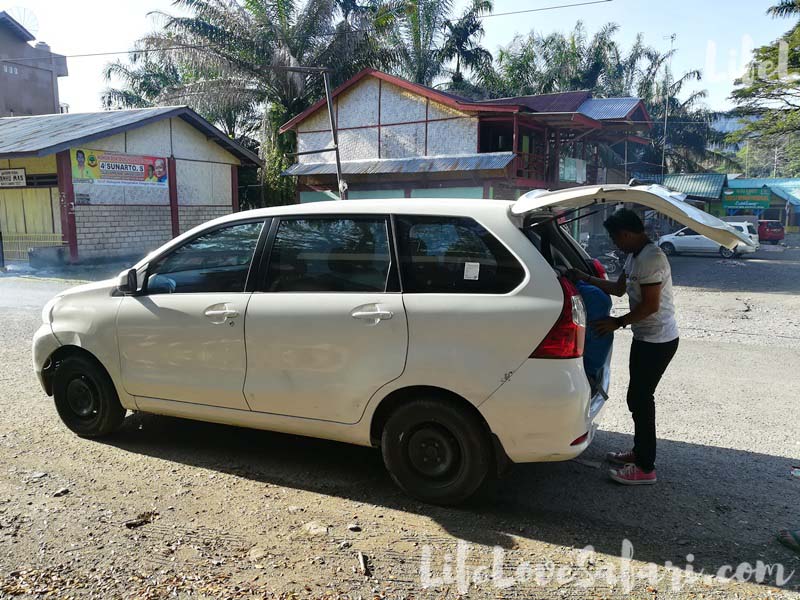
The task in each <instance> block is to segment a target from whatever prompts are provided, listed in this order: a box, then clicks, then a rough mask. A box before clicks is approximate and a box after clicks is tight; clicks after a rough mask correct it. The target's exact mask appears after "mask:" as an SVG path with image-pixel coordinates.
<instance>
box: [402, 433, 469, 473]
mask: <svg viewBox="0 0 800 600" xmlns="http://www.w3.org/2000/svg"><path fill="white" fill-rule="evenodd" d="M406 454H407V456H408V460H409V464H410V465H411V467H412V468H413V469H414V471H416V472H417V473H418V474H419V475H421V476H422V477H425V478H426V479H433V480H443V479H448V478H449V477H451V476H452V475H453V474H454V473H457V472H458V470H459V468H460V466H461V447H460V445H459V443H458V440H456V438H455V437H454V436H453V435H452V434H451V433H450V432H449V431H448V430H447V429H446V428H444V427H442V426H441V425H438V424H436V423H425V424H424V425H421V426H420V427H418V428H417V429H416V430H415V431H414V432H413V433H411V435H410V436H409V437H408V444H407V446H406Z"/></svg>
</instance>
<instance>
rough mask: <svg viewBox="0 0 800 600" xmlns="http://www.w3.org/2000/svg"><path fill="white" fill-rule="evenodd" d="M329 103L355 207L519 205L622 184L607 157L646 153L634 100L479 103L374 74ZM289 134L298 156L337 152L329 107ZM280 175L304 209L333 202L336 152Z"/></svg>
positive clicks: (583, 96)
mask: <svg viewBox="0 0 800 600" xmlns="http://www.w3.org/2000/svg"><path fill="white" fill-rule="evenodd" d="M332 95H333V99H334V115H335V119H336V122H337V126H338V137H339V149H340V156H341V161H342V172H343V175H344V179H345V180H346V182H347V185H348V190H349V191H348V197H350V198H359V197H398V196H399V197H403V196H405V197H415V196H418V197H424V196H428V197H430V196H438V197H441V196H458V197H476V198H479V197H486V198H507V199H515V198H516V197H518V196H519V195H520V194H521V193H524V192H526V191H528V190H530V189H534V188H549V189H557V188H563V187H570V186H575V185H584V184H593V183H607V182H608V183H612V182H623V181H624V178H625V175H626V174H625V173H624V168H623V167H621V165H619V164H616V163H615V164H607V163H606V162H604V159H603V157H604V156H609V155H613V154H614V153H613V152H609V151H606V150H607V149H608V148H609V147H614V148H615V149H619V148H623V149H624V146H625V145H626V144H627V143H640V144H646V143H649V142H648V140H647V139H646V138H644V137H642V135H643V134H646V132H647V131H648V130H649V129H650V127H651V124H652V123H651V120H650V116H649V115H648V113H647V110H646V108H645V107H644V104H643V103H642V101H641V100H639V99H638V98H593V97H592V94H591V92H588V91H577V92H565V93H560V94H544V95H538V96H520V97H515V98H499V99H495V100H484V101H475V100H471V99H469V98H464V97H461V96H457V95H455V94H450V93H445V92H442V91H439V90H436V89H434V88H430V87H427V86H423V85H419V84H415V83H411V82H408V81H406V80H404V79H401V78H398V77H395V76H393V75H389V74H387V73H383V72H381V71H377V70H374V69H365V70H363V71H361V72H360V73H358V74H357V75H355V76H354V77H352V78H351V79H350V80H348V81H346V82H345V83H343V84H342V85H341V86H339V87H338V88H337V89H336V90H334V91H333V94H332ZM288 131H294V132H295V134H296V135H297V146H298V152H301V153H302V152H308V151H313V150H321V149H326V148H331V147H332V146H333V142H332V139H331V133H330V127H329V119H328V111H327V106H326V103H325V100H324V98H323V99H321V100H320V101H318V102H317V103H315V104H313V105H312V106H310V107H309V108H308V109H307V110H305V111H303V112H302V113H300V114H299V115H297V116H295V117H294V118H292V119H291V120H290V121H288V122H287V123H285V124H284V125H283V126H282V127H281V129H280V132H281V133H286V132H288ZM623 154H624V152H623ZM617 167H619V169H618V168H617ZM283 174H284V175H286V176H296V177H297V178H298V195H299V200H300V201H301V202H308V201H314V200H324V199H327V198H334V197H337V196H336V194H337V192H336V190H337V185H336V169H335V160H334V153H333V152H325V153H320V154H301V155H300V156H298V162H297V163H296V164H294V165H292V166H291V167H289V168H288V169H287V170H286V171H285V172H284V173H283Z"/></svg>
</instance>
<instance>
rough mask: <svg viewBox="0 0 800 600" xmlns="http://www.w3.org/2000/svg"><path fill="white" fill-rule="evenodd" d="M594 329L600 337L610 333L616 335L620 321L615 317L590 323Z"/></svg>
mask: <svg viewBox="0 0 800 600" xmlns="http://www.w3.org/2000/svg"><path fill="white" fill-rule="evenodd" d="M590 325H591V326H592V329H594V330H595V331H596V332H597V334H598V335H607V334H609V333H614V332H615V331H616V330H617V329H619V328H620V324H619V320H618V319H616V318H614V317H608V318H606V319H600V320H598V321H592V322H591V323H590Z"/></svg>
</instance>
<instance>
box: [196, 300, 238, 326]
mask: <svg viewBox="0 0 800 600" xmlns="http://www.w3.org/2000/svg"><path fill="white" fill-rule="evenodd" d="M203 314H204V315H205V316H207V317H208V318H209V319H210V320H211V322H212V323H224V322H225V321H227V320H228V319H235V318H236V317H238V316H239V311H238V310H236V309H235V308H233V307H231V306H230V305H229V304H214V305H213V306H209V307H208V308H207V309H205V311H203Z"/></svg>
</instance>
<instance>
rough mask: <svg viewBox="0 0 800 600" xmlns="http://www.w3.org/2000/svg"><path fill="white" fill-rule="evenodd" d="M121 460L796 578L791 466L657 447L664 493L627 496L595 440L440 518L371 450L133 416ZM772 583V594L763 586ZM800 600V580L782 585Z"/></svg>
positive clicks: (543, 537)
mask: <svg viewBox="0 0 800 600" xmlns="http://www.w3.org/2000/svg"><path fill="white" fill-rule="evenodd" d="M108 443H110V444H111V445H113V446H115V447H117V448H120V449H122V450H125V451H128V452H133V453H137V454H142V455H147V456H153V457H158V458H161V459H164V460H169V461H175V462H180V463H183V464H188V465H192V466H197V467H202V468H205V469H212V470H216V471H219V472H224V473H229V474H233V475H236V476H238V477H242V478H246V479H249V480H252V481H258V482H264V483H270V484H275V485H280V486H285V487H290V488H295V489H301V490H308V491H313V492H315V493H321V494H327V495H330V496H334V497H340V498H346V499H350V500H355V501H359V502H367V503H370V504H374V505H378V506H385V507H388V508H392V509H397V510H402V511H407V512H412V513H418V514H421V515H424V516H426V517H427V518H431V519H433V520H434V521H436V522H437V523H439V524H440V525H441V526H442V527H443V528H444V529H445V530H446V531H447V532H449V533H450V534H451V535H453V536H455V537H457V538H460V539H463V540H466V541H469V542H472V543H477V544H485V545H499V546H502V547H504V548H507V549H509V548H514V547H515V545H516V542H515V537H514V536H516V537H520V536H521V537H527V538H530V539H534V540H539V541H543V542H547V543H550V544H556V545H560V546H567V547H570V546H572V547H577V548H583V547H585V546H586V545H590V544H591V545H592V546H594V548H595V550H596V551H597V552H599V553H604V554H607V555H611V556H619V555H620V552H621V545H622V541H623V539H628V540H630V541H631V542H632V543H633V546H634V549H635V554H634V559H635V560H641V561H646V562H653V563H656V564H661V565H663V564H664V563H665V562H666V561H672V562H673V564H675V565H676V566H679V567H683V565H685V564H686V555H687V554H689V553H691V554H693V555H694V563H693V564H694V568H695V570H696V571H699V570H700V569H704V570H705V571H706V572H713V573H717V572H718V570H719V568H720V567H721V566H723V565H733V566H734V568H735V566H736V565H738V564H739V563H742V562H749V563H751V564H755V562H756V561H757V560H762V561H764V562H766V563H772V564H776V563H780V564H783V565H784V566H785V572H786V573H787V574H788V573H790V572H791V571H792V570H797V571H798V573H800V558H798V557H796V556H795V555H793V554H792V553H791V552H790V551H788V550H786V549H784V548H783V547H782V546H780V545H778V544H777V543H775V542H774V539H773V537H772V536H773V534H774V531H775V530H777V529H779V528H781V527H785V526H791V525H794V526H800V514H797V507H798V506H800V485H798V482H797V481H792V480H791V478H790V476H789V470H790V466H791V461H790V460H789V459H787V458H783V457H776V456H769V455H766V454H758V453H753V452H744V451H740V450H733V449H727V448H716V447H707V446H700V445H695V444H688V443H683V442H676V441H660V442H659V461H660V462H659V465H660V468H659V477H660V481H659V484H658V485H656V486H652V487H650V486H648V487H640V488H634V489H631V488H625V487H623V486H619V485H617V484H615V483H613V482H611V481H609V480H608V479H607V477H606V471H605V466H602V467H600V466H599V465H598V464H596V463H597V462H599V461H600V460H601V459H602V457H603V456H604V455H605V452H607V451H608V450H611V449H620V448H628V447H630V445H631V438H630V436H628V435H623V434H619V433H612V432H604V431H600V432H598V436H597V439H596V441H595V443H594V444H593V445H592V447H591V448H590V449H589V450H588V451H587V452H586V453H585V454H584V456H583V457H582V459H586V461H590V462H591V463H592V464H590V465H587V464H583V463H579V462H575V461H570V462H565V463H541V464H529V465H517V466H516V467H515V468H514V469H513V470H512V471H511V473H510V474H509V475H508V476H507V477H506V478H505V479H503V480H501V481H498V482H493V483H492V484H491V485H490V486H488V489H486V490H485V491H484V492H483V493H482V494H480V495H479V496H478V498H476V499H475V500H473V501H471V502H470V503H469V504H467V505H465V506H462V507H458V508H442V507H434V506H428V505H424V504H420V503H419V502H416V501H414V500H412V499H410V498H408V497H407V496H405V495H404V494H403V493H402V492H400V491H399V490H398V489H397V488H395V486H394V485H393V483H392V482H391V480H390V478H389V476H388V475H387V473H386V472H385V470H384V468H383V463H382V461H381V457H380V453H379V452H378V451H377V450H374V449H370V448H362V447H357V446H351V445H348V444H340V443H335V442H328V441H323V440H316V439H309V438H302V437H297V436H290V435H284V434H279V433H271V432H263V431H256V430H249V429H241V428H236V427H229V426H224V425H216V424H212V423H202V422H196V421H188V420H183V419H176V418H170V417H160V416H155V415H143V414H136V415H134V416H132V417H129V418H128V420H127V422H126V424H125V425H124V427H123V429H122V430H121V431H120V432H119V433H118V434H117V435H116V436H115V437H114V438H112V439H111V440H109V442H108ZM767 583H768V582H767ZM786 587H787V588H789V589H800V575H795V577H794V578H793V579H792V580H791V581H789V583H788V584H786Z"/></svg>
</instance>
